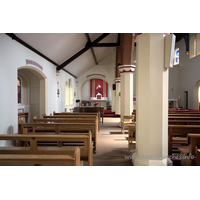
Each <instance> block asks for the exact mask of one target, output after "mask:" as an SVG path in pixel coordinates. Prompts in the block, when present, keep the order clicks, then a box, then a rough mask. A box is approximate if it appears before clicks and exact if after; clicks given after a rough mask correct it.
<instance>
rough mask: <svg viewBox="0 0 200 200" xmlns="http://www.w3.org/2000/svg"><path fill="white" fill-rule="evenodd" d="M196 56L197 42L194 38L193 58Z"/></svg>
mask: <svg viewBox="0 0 200 200" xmlns="http://www.w3.org/2000/svg"><path fill="white" fill-rule="evenodd" d="M196 55H197V40H196V38H195V39H194V56H196Z"/></svg>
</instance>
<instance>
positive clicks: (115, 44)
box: [56, 33, 120, 70]
mask: <svg viewBox="0 0 200 200" xmlns="http://www.w3.org/2000/svg"><path fill="white" fill-rule="evenodd" d="M109 34H110V33H103V34H102V35H101V36H99V37H98V38H97V39H96V40H94V41H93V42H91V41H88V42H87V43H86V45H85V48H83V49H82V50H80V51H79V52H78V53H76V54H75V55H73V56H72V57H71V58H69V59H68V60H66V61H65V62H64V63H62V64H61V65H60V66H58V67H57V68H56V69H57V70H61V69H62V68H63V67H65V66H66V65H68V64H69V63H70V62H72V61H73V60H75V59H76V58H78V57H79V56H80V55H82V54H83V53H85V52H86V51H87V50H88V49H90V48H93V47H117V46H120V33H119V34H118V42H117V43H98V42H100V41H101V40H103V39H104V38H105V37H106V36H108V35H109ZM88 36H89V35H88ZM88 36H86V37H88Z"/></svg>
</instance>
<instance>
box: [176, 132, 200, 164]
mask: <svg viewBox="0 0 200 200" xmlns="http://www.w3.org/2000/svg"><path fill="white" fill-rule="evenodd" d="M187 144H188V145H189V148H179V150H180V154H181V156H183V155H186V156H188V157H189V156H190V157H189V158H191V159H188V158H187V159H185V160H181V165H183V166H194V165H195V164H196V157H197V147H199V146H200V131H199V134H193V133H188V134H187Z"/></svg>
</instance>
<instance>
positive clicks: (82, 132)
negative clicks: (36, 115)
mask: <svg viewBox="0 0 200 200" xmlns="http://www.w3.org/2000/svg"><path fill="white" fill-rule="evenodd" d="M78 125H80V124H78ZM40 126H41V123H21V124H19V128H18V134H19V135H20V134H24V133H23V131H24V129H25V128H26V127H33V133H31V134H32V135H58V136H59V135H61V136H63V135H65V136H68V137H66V138H65V141H64V140H62V141H59V140H55V138H54V140H50V141H51V142H54V143H55V142H57V144H58V146H59V147H61V146H62V143H63V142H68V143H72V142H73V143H74V142H78V143H84V148H83V149H81V159H82V160H84V161H88V163H89V165H90V166H91V165H93V151H92V150H93V143H92V133H91V130H90V128H91V127H92V126H93V127H94V124H90V125H88V126H87V125H86V124H83V128H79V126H73V124H64V123H45V124H44V123H42V127H41V128H39V127H40ZM66 126H67V128H66ZM36 127H38V130H40V129H41V130H40V132H35V129H36ZM49 128H51V129H50V130H49ZM61 128H63V129H66V130H67V131H64V132H61ZM70 128H71V129H70ZM71 130H72V131H71ZM75 131H76V132H75ZM24 135H27V134H24ZM40 142H48V141H46V140H40ZM25 144H26V143H25ZM18 145H19V146H24V142H23V141H21V140H20V141H19V142H18ZM41 148H42V147H41ZM43 148H44V149H45V148H47V149H48V147H43Z"/></svg>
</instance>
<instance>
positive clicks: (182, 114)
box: [168, 112, 200, 117]
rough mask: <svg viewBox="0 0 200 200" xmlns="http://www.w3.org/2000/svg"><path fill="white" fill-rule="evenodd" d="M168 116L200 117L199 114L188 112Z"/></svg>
mask: <svg viewBox="0 0 200 200" xmlns="http://www.w3.org/2000/svg"><path fill="white" fill-rule="evenodd" d="M168 116H174V117H200V113H196V112H193V113H192V112H189V113H169V114H168Z"/></svg>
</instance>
